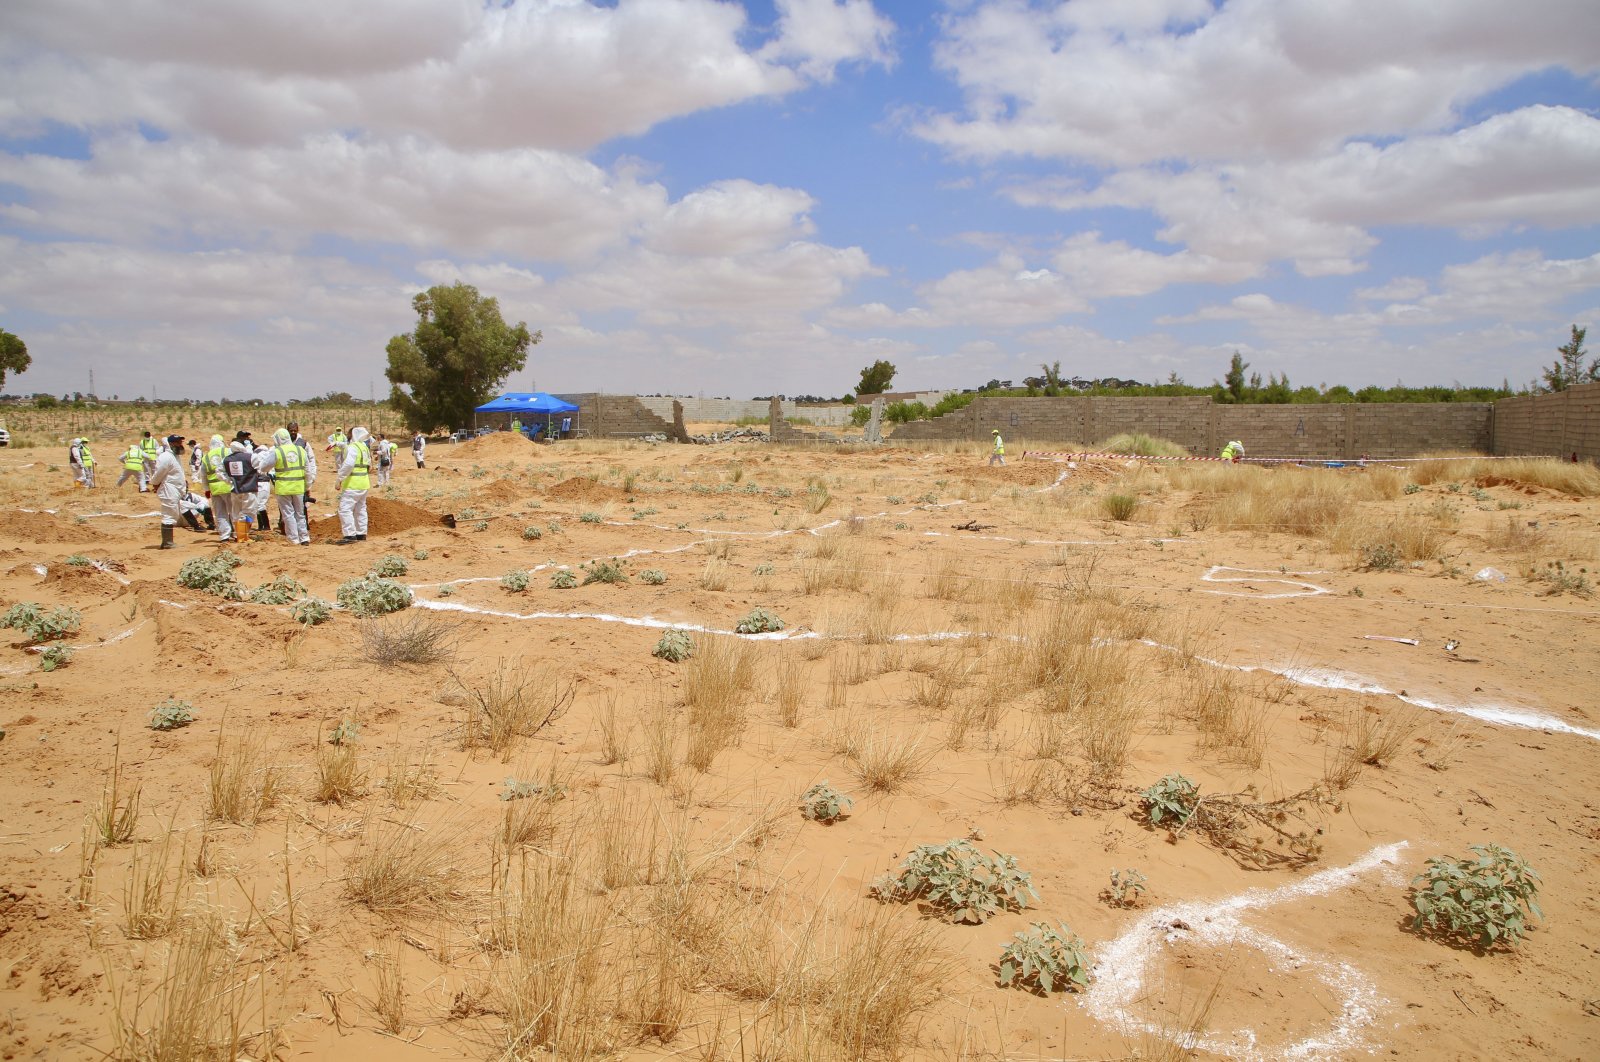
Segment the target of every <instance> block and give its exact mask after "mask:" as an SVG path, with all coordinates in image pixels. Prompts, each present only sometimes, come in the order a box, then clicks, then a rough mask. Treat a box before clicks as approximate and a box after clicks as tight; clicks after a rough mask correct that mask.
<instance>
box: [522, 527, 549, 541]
mask: <svg viewBox="0 0 1600 1062" xmlns="http://www.w3.org/2000/svg"><path fill="white" fill-rule="evenodd" d="M543 537H544V532H543V531H542V530H540V529H539V528H538V527H537V526H535V525H534V524H529V525H528V526H527V527H524V528H523V529H522V540H523V541H524V542H533V541H534V540H536V539H541V538H543Z"/></svg>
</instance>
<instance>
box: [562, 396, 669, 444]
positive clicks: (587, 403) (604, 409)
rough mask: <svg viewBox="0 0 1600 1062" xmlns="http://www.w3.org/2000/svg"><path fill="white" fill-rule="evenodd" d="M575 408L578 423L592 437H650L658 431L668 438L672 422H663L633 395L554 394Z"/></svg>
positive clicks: (576, 425) (577, 425)
mask: <svg viewBox="0 0 1600 1062" xmlns="http://www.w3.org/2000/svg"><path fill="white" fill-rule="evenodd" d="M556 397H557V398H560V399H562V400H564V401H567V402H571V403H572V404H573V405H575V406H577V407H578V417H579V419H578V421H577V423H576V424H575V425H574V426H575V427H581V428H583V429H584V430H585V431H587V432H588V433H589V434H590V435H591V436H595V437H599V438H604V437H606V436H622V437H627V436H635V435H649V434H653V433H655V432H660V433H661V434H663V435H667V436H671V434H672V421H671V420H663V419H662V418H661V417H660V416H659V415H657V414H656V413H655V412H654V411H653V410H650V409H647V408H646V407H645V406H644V405H643V404H641V403H640V401H639V400H638V399H637V398H635V397H633V396H632V395H600V394H593V393H587V394H576V395H556ZM667 416H668V417H670V416H672V403H671V402H670V401H669V402H668V403H667Z"/></svg>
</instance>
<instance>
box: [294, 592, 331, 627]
mask: <svg viewBox="0 0 1600 1062" xmlns="http://www.w3.org/2000/svg"><path fill="white" fill-rule="evenodd" d="M331 615H333V609H332V608H331V607H329V605H328V603H327V602H326V601H324V600H322V598H320V597H308V598H305V599H303V600H300V601H296V602H295V603H294V605H293V606H291V607H290V609H289V618H290V619H292V620H294V621H295V622H296V623H300V624H303V625H305V626H307V627H315V626H317V625H318V624H319V623H326V622H327V620H328V617H329V616H331Z"/></svg>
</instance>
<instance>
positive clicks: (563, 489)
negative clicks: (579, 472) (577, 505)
mask: <svg viewBox="0 0 1600 1062" xmlns="http://www.w3.org/2000/svg"><path fill="white" fill-rule="evenodd" d="M544 496H545V497H546V498H554V499H555V500H556V501H568V502H594V503H597V504H603V503H605V502H620V501H624V500H626V499H627V497H628V492H627V491H625V490H622V489H620V488H618V487H608V486H606V485H605V484H604V483H596V482H595V481H594V480H592V479H585V478H584V477H582V476H575V477H573V478H572V479H564V480H562V481H561V482H560V483H557V484H556V485H555V486H553V487H549V488H547V489H546V490H545V492H544Z"/></svg>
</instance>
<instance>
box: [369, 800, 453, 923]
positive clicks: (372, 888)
mask: <svg viewBox="0 0 1600 1062" xmlns="http://www.w3.org/2000/svg"><path fill="white" fill-rule="evenodd" d="M461 826H462V824H461V823H451V822H437V823H434V824H433V825H432V826H423V825H422V824H420V823H418V822H416V821H414V820H413V821H409V822H389V821H382V820H377V819H369V820H368V821H367V824H366V829H365V831H364V835H363V837H362V842H361V849H360V851H358V852H357V853H356V854H355V855H354V856H352V857H351V858H350V860H349V862H348V863H347V864H346V867H345V871H346V873H345V895H347V896H348V897H349V898H350V899H352V900H354V901H355V902H357V903H359V904H362V905H363V906H365V907H367V908H369V909H371V910H373V911H375V912H377V913H378V914H385V915H399V914H418V913H422V914H433V915H444V914H446V913H449V912H451V911H452V910H453V909H455V908H458V907H459V906H460V905H461V904H462V902H463V901H464V900H465V899H466V893H465V891H464V886H463V883H464V881H465V880H466V878H467V876H468V875H467V868H466V866H465V865H464V858H465V848H464V845H463V843H462V841H463V839H462V830H461Z"/></svg>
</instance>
